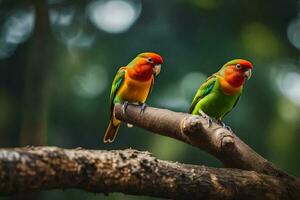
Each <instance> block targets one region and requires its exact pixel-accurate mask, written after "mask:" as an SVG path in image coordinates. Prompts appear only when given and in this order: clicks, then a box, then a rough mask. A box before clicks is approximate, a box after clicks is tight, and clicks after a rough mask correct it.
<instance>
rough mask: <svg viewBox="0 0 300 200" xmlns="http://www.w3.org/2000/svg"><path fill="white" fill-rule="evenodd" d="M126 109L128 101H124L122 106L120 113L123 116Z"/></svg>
mask: <svg viewBox="0 0 300 200" xmlns="http://www.w3.org/2000/svg"><path fill="white" fill-rule="evenodd" d="M127 107H128V101H124V102H123V105H122V111H123V114H124V115H125V114H126V110H127Z"/></svg>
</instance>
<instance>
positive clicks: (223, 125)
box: [217, 119, 232, 132]
mask: <svg viewBox="0 0 300 200" xmlns="http://www.w3.org/2000/svg"><path fill="white" fill-rule="evenodd" d="M217 122H218V123H219V124H220V125H221V126H222V127H223V128H226V129H227V130H228V131H230V132H232V129H231V128H230V127H229V126H227V125H226V124H225V123H224V122H222V120H220V119H218V120H217Z"/></svg>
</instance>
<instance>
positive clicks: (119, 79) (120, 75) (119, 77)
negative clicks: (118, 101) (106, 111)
mask: <svg viewBox="0 0 300 200" xmlns="http://www.w3.org/2000/svg"><path fill="white" fill-rule="evenodd" d="M125 73H126V67H121V68H120V69H119V70H118V71H117V73H116V75H115V78H114V80H113V83H112V86H111V91H110V109H111V111H112V110H113V108H114V99H115V97H116V94H117V92H118V90H119V89H120V87H121V86H122V84H123V82H124V77H125Z"/></svg>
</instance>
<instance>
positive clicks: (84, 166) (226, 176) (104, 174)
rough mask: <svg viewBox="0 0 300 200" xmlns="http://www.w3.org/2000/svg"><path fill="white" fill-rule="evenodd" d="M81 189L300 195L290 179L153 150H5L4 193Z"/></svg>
mask: <svg viewBox="0 0 300 200" xmlns="http://www.w3.org/2000/svg"><path fill="white" fill-rule="evenodd" d="M54 188H61V189H64V188H79V189H83V190H86V191H90V192H101V193H110V192H123V193H126V194H134V195H149V196H155V197H165V198H172V199H251V200H252V199H298V198H299V197H300V185H299V183H298V182H296V181H294V180H291V179H287V178H278V177H272V176H269V175H263V174H259V173H257V172H254V171H243V170H238V169H229V168H221V169H216V168H209V167H205V166H195V165H186V164H180V163H173V162H166V161H162V160H158V159H156V158H155V157H153V156H152V155H151V154H150V153H148V152H140V151H136V150H132V149H127V150H116V151H100V150H84V149H73V150H72V149H70V150H66V149H60V148H57V147H29V148H15V149H1V150H0V194H1V195H8V194H12V193H19V192H29V191H35V190H41V189H54Z"/></svg>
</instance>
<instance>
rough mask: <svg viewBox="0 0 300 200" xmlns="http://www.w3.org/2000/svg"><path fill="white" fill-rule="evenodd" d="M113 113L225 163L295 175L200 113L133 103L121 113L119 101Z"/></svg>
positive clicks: (278, 174) (261, 170) (235, 166)
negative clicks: (144, 108)
mask: <svg viewBox="0 0 300 200" xmlns="http://www.w3.org/2000/svg"><path fill="white" fill-rule="evenodd" d="M115 116H116V117H117V118H118V119H120V120H122V121H125V122H128V123H130V124H134V125H136V126H139V127H142V128H144V129H147V130H150V131H152V132H155V133H158V134H160V135H164V136H168V137H171V138H174V139H177V140H181V141H183V142H185V143H188V144H190V145H193V146H195V147H198V148H199V149H201V150H204V151H206V152H208V153H210V154H212V155H214V156H215V157H216V158H217V159H219V160H220V161H221V162H222V163H223V164H224V166H225V167H230V168H238V169H244V170H251V171H256V172H258V173H264V174H267V175H271V176H276V177H286V178H291V179H295V178H294V177H291V176H289V175H288V174H287V173H285V172H284V171H282V170H280V169H278V168H277V167H276V166H274V164H272V163H271V162H269V161H268V160H266V159H264V158H263V157H262V156H260V155H259V154H257V153H256V152H255V151H254V150H253V149H251V148H250V147H249V146H248V145H247V144H245V143H244V142H243V141H242V140H241V139H239V138H238V137H237V136H236V135H235V134H234V133H232V132H230V131H228V130H227V129H225V128H222V127H221V126H220V125H219V124H217V123H215V122H213V123H212V125H211V126H210V127H208V124H207V120H206V119H205V118H203V117H201V116H196V115H190V114H187V113H178V112H173V111H170V110H166V109H159V108H152V107H147V108H146V110H145V112H143V113H141V110H140V107H139V106H137V105H129V106H128V107H127V110H126V114H124V112H123V111H122V105H121V104H116V105H115Z"/></svg>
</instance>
